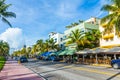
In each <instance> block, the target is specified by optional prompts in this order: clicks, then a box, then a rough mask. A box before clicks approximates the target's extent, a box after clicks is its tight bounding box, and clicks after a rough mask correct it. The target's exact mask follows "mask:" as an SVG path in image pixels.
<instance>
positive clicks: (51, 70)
mask: <svg viewBox="0 0 120 80" xmlns="http://www.w3.org/2000/svg"><path fill="white" fill-rule="evenodd" d="M70 68H72V67H69V68H60V69H55V70H50V71H45V72H41V74H42V73H49V72H54V71H58V70H65V69H70Z"/></svg>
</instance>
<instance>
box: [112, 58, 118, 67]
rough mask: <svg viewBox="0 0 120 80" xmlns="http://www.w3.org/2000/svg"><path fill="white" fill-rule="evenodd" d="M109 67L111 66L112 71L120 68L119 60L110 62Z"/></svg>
mask: <svg viewBox="0 0 120 80" xmlns="http://www.w3.org/2000/svg"><path fill="white" fill-rule="evenodd" d="M111 66H112V67H113V68H114V69H118V68H120V59H116V60H111Z"/></svg>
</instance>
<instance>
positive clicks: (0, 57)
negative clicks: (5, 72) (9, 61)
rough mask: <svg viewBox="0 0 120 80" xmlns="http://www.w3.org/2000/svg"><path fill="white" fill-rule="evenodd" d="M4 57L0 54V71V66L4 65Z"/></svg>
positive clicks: (0, 68)
mask: <svg viewBox="0 0 120 80" xmlns="http://www.w3.org/2000/svg"><path fill="white" fill-rule="evenodd" d="M5 61H6V60H5V57H3V56H0V71H1V70H2V68H3V67H4V64H5Z"/></svg>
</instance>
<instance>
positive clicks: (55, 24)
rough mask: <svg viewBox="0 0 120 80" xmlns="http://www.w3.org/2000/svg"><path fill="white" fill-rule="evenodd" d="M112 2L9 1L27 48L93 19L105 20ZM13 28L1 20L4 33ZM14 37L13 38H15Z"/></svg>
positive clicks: (0, 32)
mask: <svg viewBox="0 0 120 80" xmlns="http://www.w3.org/2000/svg"><path fill="white" fill-rule="evenodd" d="M107 1H108V0H7V3H11V4H12V6H11V7H10V8H9V11H13V12H15V13H16V15H17V17H16V18H15V19H14V18H12V19H9V21H10V22H11V23H12V25H13V26H14V27H16V28H19V29H21V30H22V36H20V38H22V37H24V40H25V42H24V43H26V44H27V45H32V44H34V43H35V42H36V41H37V40H38V39H44V40H45V39H47V38H48V33H50V32H60V33H63V31H64V30H65V26H67V25H69V24H71V23H73V22H77V21H78V20H86V19H89V18H90V17H91V16H94V17H99V18H101V17H103V16H104V15H105V13H104V12H102V11H100V9H101V7H102V6H103V5H104V4H106V3H108V2H107ZM8 28H9V26H8V25H6V24H4V23H2V22H1V21H0V34H2V33H4V32H5V31H6V30H7V29H8ZM11 38H12V37H11Z"/></svg>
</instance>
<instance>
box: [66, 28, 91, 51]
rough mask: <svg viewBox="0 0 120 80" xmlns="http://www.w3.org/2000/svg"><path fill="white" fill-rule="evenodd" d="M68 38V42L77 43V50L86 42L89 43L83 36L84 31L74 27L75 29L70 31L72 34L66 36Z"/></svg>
mask: <svg viewBox="0 0 120 80" xmlns="http://www.w3.org/2000/svg"><path fill="white" fill-rule="evenodd" d="M68 38H69V39H70V40H69V41H68V44H71V43H76V44H77V50H79V49H80V48H81V46H82V47H84V46H85V44H86V43H90V42H89V41H88V40H87V39H86V38H85V33H83V32H80V30H79V29H76V30H75V31H72V35H71V36H69V37H68Z"/></svg>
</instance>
